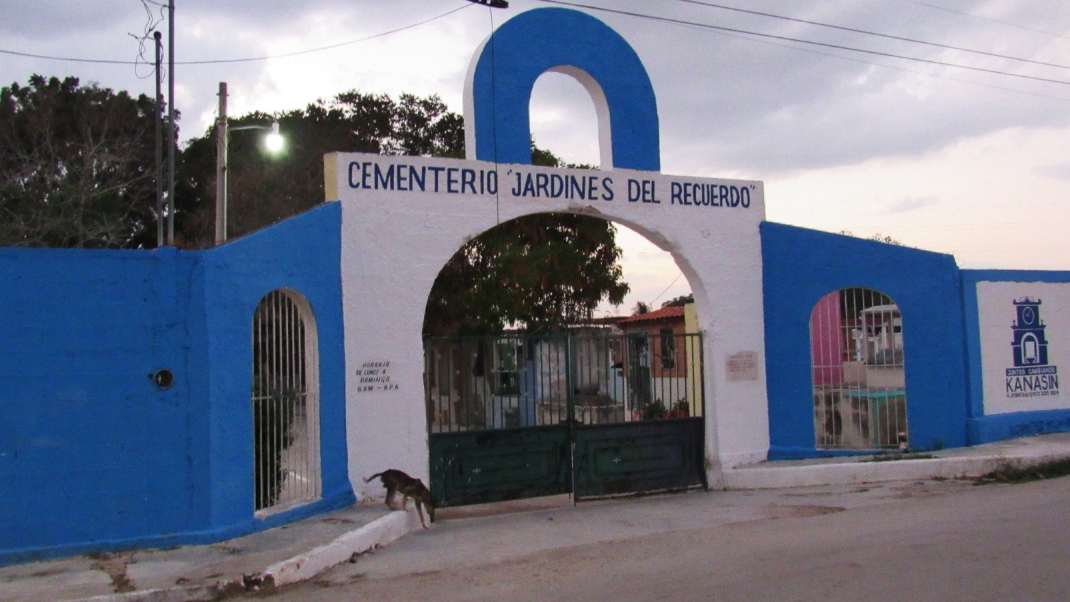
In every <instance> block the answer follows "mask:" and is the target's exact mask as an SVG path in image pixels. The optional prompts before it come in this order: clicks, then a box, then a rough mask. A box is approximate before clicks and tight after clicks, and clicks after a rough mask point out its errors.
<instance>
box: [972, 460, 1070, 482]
mask: <svg viewBox="0 0 1070 602" xmlns="http://www.w3.org/2000/svg"><path fill="white" fill-rule="evenodd" d="M1065 476H1070V458H1060V459H1058V460H1048V461H1047V462H1040V463H1038V464H1025V465H1018V464H1012V463H1011V462H1004V463H1003V465H1002V466H1000V467H999V468H997V469H995V470H993V471H992V472H990V473H987V474H983V475H981V476H979V477H977V478H976V479H974V484H975V485H988V484H990V483H1028V482H1030V481H1043V480H1045V479H1056V478H1059V477H1065Z"/></svg>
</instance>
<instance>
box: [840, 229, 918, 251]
mask: <svg viewBox="0 0 1070 602" xmlns="http://www.w3.org/2000/svg"><path fill="white" fill-rule="evenodd" d="M840 234H843V235H844V236H855V234H854V232H851V231H850V230H840ZM856 238H857V237H856ZM866 240H872V241H874V242H882V243H884V244H887V245H896V246H899V247H905V246H906V245H904V244H903V241H901V240H897V239H895V238H892V237H891V236H888V235H887V234H881V233H880V232H877V233H876V234H874V235H872V236H870V237H869V238H867V239H866Z"/></svg>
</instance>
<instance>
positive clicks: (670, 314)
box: [617, 305, 684, 325]
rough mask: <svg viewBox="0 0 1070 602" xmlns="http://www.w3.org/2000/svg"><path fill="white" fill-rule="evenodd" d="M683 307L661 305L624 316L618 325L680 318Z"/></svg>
mask: <svg viewBox="0 0 1070 602" xmlns="http://www.w3.org/2000/svg"><path fill="white" fill-rule="evenodd" d="M683 317H684V308H683V307H682V306H679V305H677V306H673V307H663V308H661V309H658V310H655V311H651V312H647V313H645V314H634V315H631V316H628V317H627V318H624V319H623V320H621V321H620V322H617V324H618V325H626V324H638V323H640V322H657V321H659V320H682V319H683Z"/></svg>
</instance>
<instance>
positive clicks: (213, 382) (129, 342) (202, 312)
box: [0, 203, 353, 563]
mask: <svg viewBox="0 0 1070 602" xmlns="http://www.w3.org/2000/svg"><path fill="white" fill-rule="evenodd" d="M340 223H341V211H340V207H339V205H338V204H337V203H334V204H328V205H325V206H322V207H320V208H318V209H315V210H313V211H310V212H308V213H306V214H304V215H301V216H299V217H297V218H294V219H292V220H288V221H287V222H284V223H282V224H279V225H277V226H275V227H272V228H269V229H267V230H264V231H261V232H259V233H257V234H254V235H251V236H249V237H246V238H243V239H240V240H238V241H234V242H233V243H231V244H228V245H225V246H223V247H220V248H218V249H213V250H210V251H202V252H180V251H176V250H174V249H171V248H163V249H159V250H157V251H151V252H150V251H88V250H60V249H0V282H3V287H2V289H0V316H2V319H0V484H2V486H0V563H8V562H16V561H22V560H30V559H36V558H44V557H54V556H61V555H67V554H73V553H80V552H87V551H106V550H115V549H121V548H129V547H140V546H159V545H178V544H190V543H203V542H208V541H217V540H222V539H226V538H229V537H232V536H236V535H239V534H242V533H246V532H250V531H253V530H256V529H261V528H265V527H268V526H272V525H276V524H281V523H284V522H288V521H292V520H295V519H297V518H301V517H303V516H308V515H310V514H313V513H316V512H320V511H323V510H326V509H329V508H334V507H339V506H342V505H345V504H347V503H350V502H351V501H352V500H353V495H352V491H351V489H350V486H349V483H348V480H347V475H346V452H345V432H344V429H345V400H344V380H345V370H344V364H343V362H344V351H343V344H342V332H343V329H342V315H341V314H342V309H341V307H342V305H341V283H340V280H339V261H340ZM283 286H285V287H289V288H292V289H294V290H296V291H299V292H300V293H302V294H303V295H304V296H305V297H306V298H307V299H308V300H309V302H310V303H311V305H312V308H313V311H314V313H315V316H316V320H317V325H318V330H319V343H320V361H321V369H320V374H321V407H322V410H321V417H322V424H321V429H322V456H323V484H324V488H323V490H324V497H323V500H322V501H320V502H318V503H316V504H313V505H310V506H306V507H303V508H300V509H296V510H293V511H290V512H287V513H282V514H279V515H275V516H272V517H271V518H270V519H268V520H266V521H261V520H257V519H256V518H254V516H253V498H252V488H253V485H252V468H251V467H252V416H251V410H250V407H251V404H250V403H249V390H250V384H251V382H252V366H251V358H252V351H251V338H252V335H251V328H252V326H251V325H252V315H253V312H254V310H255V308H256V305H257V303H258V302H259V300H260V298H261V297H263V295H265V294H266V293H268V292H269V291H271V290H273V289H275V288H279V287H283ZM161 368H166V369H169V370H172V371H173V372H174V375H175V383H174V385H173V386H172V387H170V388H168V389H165V390H161V389H159V388H157V387H156V386H155V385H154V384H153V382H152V380H151V379H150V375H151V374H152V373H153V372H155V371H156V370H158V369H161Z"/></svg>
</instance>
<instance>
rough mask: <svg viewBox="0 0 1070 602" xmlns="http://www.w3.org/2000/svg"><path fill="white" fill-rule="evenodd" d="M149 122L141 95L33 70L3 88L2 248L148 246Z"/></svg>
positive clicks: (151, 189) (148, 102)
mask: <svg viewBox="0 0 1070 602" xmlns="http://www.w3.org/2000/svg"><path fill="white" fill-rule="evenodd" d="M155 128H156V125H155V111H154V103H153V101H152V99H151V98H149V97H147V96H145V95H141V96H138V97H137V98H133V97H131V96H130V95H128V94H127V93H126V92H122V91H120V92H113V91H112V90H110V89H107V88H101V87H99V86H97V85H95V84H90V85H88V86H82V85H79V81H78V79H77V78H74V77H67V78H65V79H62V80H60V79H58V78H55V77H52V78H48V79H46V78H44V77H42V76H39V75H34V76H32V77H30V79H29V83H28V85H26V86H20V85H19V84H18V83H13V84H11V85H10V86H7V87H4V88H0V245H2V246H16V247H21V246H27V247H97V248H100V247H110V248H116V247H136V246H141V245H145V244H146V243H149V244H151V243H150V242H149V241H152V240H154V239H155V208H156V180H155V167H156V153H155V147H154V141H155Z"/></svg>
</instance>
